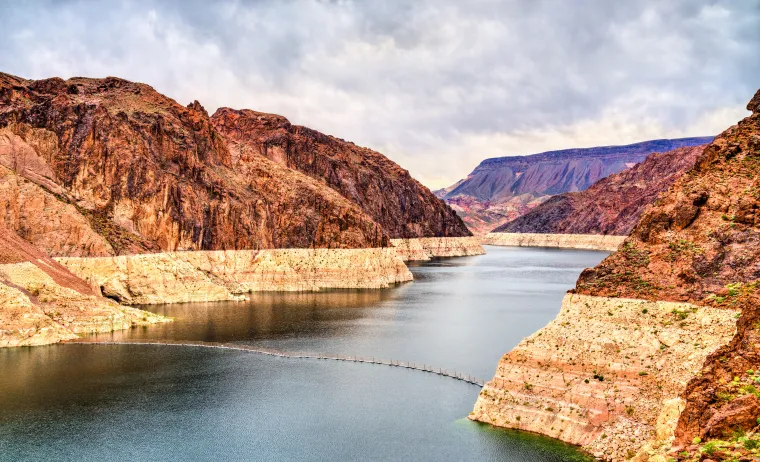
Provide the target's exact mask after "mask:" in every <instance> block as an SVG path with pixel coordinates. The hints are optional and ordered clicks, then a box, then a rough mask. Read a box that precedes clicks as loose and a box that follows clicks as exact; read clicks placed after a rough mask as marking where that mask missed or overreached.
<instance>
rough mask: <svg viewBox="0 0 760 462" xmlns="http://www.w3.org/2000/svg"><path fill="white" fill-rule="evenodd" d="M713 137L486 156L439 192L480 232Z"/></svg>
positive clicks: (474, 230)
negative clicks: (649, 159) (653, 155)
mask: <svg viewBox="0 0 760 462" xmlns="http://www.w3.org/2000/svg"><path fill="white" fill-rule="evenodd" d="M711 140H712V137H699V138H681V139H673V140H667V139H664V140H652V141H644V142H641V143H635V144H630V145H625V146H604V147H596V148H584V149H565V150H561V151H549V152H544V153H540V154H533V155H530V156H512V157H497V158H492V159H486V160H484V161H483V162H481V163H480V165H478V166H477V167H476V168H475V170H473V171H472V173H470V174H469V175H468V176H467V177H466V178H464V179H462V180H460V181H458V182H457V183H455V184H454V185H452V186H450V187H448V188H444V189H440V190H438V191H436V195H438V197H440V198H442V199H444V200H445V201H446V202H447V203H448V204H449V205H451V206H452V207H453V208H454V209H455V210H456V211H457V213H459V214H460V216H462V218H463V219H464V221H465V223H466V224H467V226H468V227H469V228H470V229H471V230H472V231H473V232H475V233H476V234H485V233H487V232H489V231H491V230H493V229H494V228H497V227H499V226H501V225H503V224H505V223H508V222H510V221H512V220H514V219H516V218H518V217H519V216H521V215H524V214H525V213H527V212H528V211H530V210H531V209H532V208H534V207H536V206H538V205H539V204H541V203H542V202H544V201H546V200H547V199H549V198H550V197H551V196H553V195H557V194H563V193H567V192H577V191H584V190H586V189H587V188H589V187H590V186H591V185H592V184H594V183H596V182H597V181H599V180H600V179H602V178H605V177H607V176H609V175H611V174H614V173H618V172H621V171H623V170H625V169H627V168H629V167H631V166H632V165H634V164H637V163H639V162H641V161H643V160H644V159H646V158H647V156H648V155H649V154H651V153H653V152H666V151H671V150H673V149H676V148H680V147H691V146H699V145H704V144H707V143H709V142H710V141H711Z"/></svg>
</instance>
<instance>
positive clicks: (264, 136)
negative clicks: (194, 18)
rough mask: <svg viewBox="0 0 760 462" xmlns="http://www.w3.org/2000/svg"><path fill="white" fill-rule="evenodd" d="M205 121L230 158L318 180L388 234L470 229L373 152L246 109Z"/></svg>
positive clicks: (451, 233)
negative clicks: (270, 165)
mask: <svg viewBox="0 0 760 462" xmlns="http://www.w3.org/2000/svg"><path fill="white" fill-rule="evenodd" d="M211 122H212V123H213V125H214V127H215V128H216V129H217V130H218V131H219V133H221V134H222V135H223V136H225V137H226V138H227V139H228V140H229V141H230V148H231V150H232V152H233V158H239V159H240V162H241V163H249V162H260V160H259V159H261V157H266V158H268V159H270V160H272V161H273V162H276V163H278V164H280V165H283V166H285V167H288V168H291V169H294V170H297V171H299V172H302V173H304V174H306V175H308V176H310V177H312V178H314V179H316V180H318V181H319V182H320V183H322V184H325V185H327V186H329V187H330V188H332V189H334V190H335V191H337V192H339V193H340V194H341V195H343V197H345V198H347V199H348V200H350V201H351V202H354V203H356V204H359V206H360V207H361V209H362V210H364V211H365V212H366V213H367V214H368V215H369V216H370V217H372V219H373V220H375V222H377V223H379V224H380V225H381V226H382V227H383V229H384V230H385V231H386V232H387V233H388V234H389V235H390V237H391V238H415V237H463V236H470V235H471V233H470V232H469V231H468V230H467V227H466V226H465V225H464V223H463V222H462V220H461V219H460V218H459V217H458V216H457V215H456V213H454V211H453V210H451V208H449V207H448V206H446V204H444V203H443V202H442V201H440V200H439V199H437V198H436V197H435V196H434V195H433V193H431V192H430V191H429V190H428V189H427V188H426V187H424V186H423V185H421V184H420V183H419V182H417V181H416V180H414V179H413V178H412V177H411V176H410V175H409V172H408V171H406V170H404V169H403V168H401V167H399V166H398V165H397V164H396V163H394V162H392V161H391V160H390V159H388V158H386V157H385V156H383V155H382V154H380V153H378V152H375V151H373V150H371V149H367V148H363V147H360V146H357V145H355V144H354V143H350V142H347V141H344V140H341V139H339V138H335V137H332V136H328V135H325V134H323V133H320V132H318V131H315V130H312V129H310V128H306V127H301V126H297V125H292V124H291V123H290V122H289V121H288V120H287V119H286V118H284V117H282V116H279V115H274V114H266V113H262V112H255V111H251V110H248V109H244V110H234V109H230V108H220V109H219V110H217V111H216V113H214V115H213V116H212V117H211Z"/></svg>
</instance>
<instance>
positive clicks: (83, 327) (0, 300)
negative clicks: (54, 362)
mask: <svg viewBox="0 0 760 462" xmlns="http://www.w3.org/2000/svg"><path fill="white" fill-rule="evenodd" d="M0 305H2V306H3V309H2V310H0V326H1V327H0V347H18V346H35V345H46V344H50V343H57V342H60V341H63V340H71V339H75V338H77V337H78V335H77V334H89V333H96V332H111V331H114V330H122V329H129V328H131V327H133V326H147V325H151V324H156V323H160V322H167V321H170V319H169V318H165V317H163V316H159V315H156V314H153V313H149V312H147V311H143V310H138V309H135V308H130V307H125V306H121V305H119V304H118V303H115V302H114V301H112V300H108V299H106V298H103V297H99V296H97V295H94V294H88V293H82V292H80V291H78V290H75V289H74V288H72V287H67V286H66V285H62V284H59V283H58V281H56V280H55V279H53V277H51V276H50V274H48V273H46V272H45V271H43V269H42V268H41V267H40V266H37V265H36V264H34V263H31V262H20V263H12V264H5V265H0Z"/></svg>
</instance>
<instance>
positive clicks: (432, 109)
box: [0, 0, 760, 188]
mask: <svg viewBox="0 0 760 462" xmlns="http://www.w3.org/2000/svg"><path fill="white" fill-rule="evenodd" d="M0 31H2V37H1V38H2V40H1V41H0V71H3V72H7V73H11V74H15V75H19V76H21V77H26V78H34V79H38V78H45V77H51V76H60V77H64V78H67V77H72V76H89V77H105V76H108V75H114V76H119V77H123V78H126V79H130V80H137V81H141V82H145V83H148V84H150V85H152V86H153V87H155V88H156V89H157V90H158V91H160V92H162V93H164V94H166V95H168V96H170V97H172V98H174V99H176V100H177V101H179V102H180V103H182V104H187V103H189V102H191V101H192V100H194V99H197V100H199V101H200V102H201V103H202V104H203V105H204V106H205V107H206V109H207V110H208V111H209V112H210V113H213V111H214V110H216V108H218V107H220V106H230V107H233V108H251V109H255V110H258V111H265V112H273V113H277V114H282V115H284V116H286V117H288V118H289V119H290V121H291V122H293V123H296V124H300V125H306V126H309V127H312V128H315V129H317V130H320V131H323V132H326V133H329V134H331V135H335V136H338V137H340V138H344V139H347V140H351V141H354V142H356V143H357V144H360V145H364V146H368V147H371V148H373V149H376V150H378V151H381V152H383V153H384V154H386V155H388V156H389V157H390V158H392V159H393V160H395V161H396V162H398V163H399V164H401V165H402V166H403V167H405V168H407V169H409V170H410V172H411V173H412V175H413V176H415V177H416V178H418V179H419V180H420V181H422V182H423V183H424V184H426V185H427V186H429V187H431V188H438V187H442V186H447V185H449V184H451V183H453V182H454V181H456V180H458V179H459V178H461V177H463V176H465V175H466V174H467V173H469V172H470V171H471V170H472V168H473V167H475V165H477V164H478V163H479V162H480V161H481V160H483V159H485V158H488V157H496V156H503V155H522V154H531V153H534V152H540V151H544V150H549V149H560V148H571V147H587V146H597V145H604V144H625V143H630V142H635V141H642V140H646V139H653V138H665V137H681V136H700V135H714V134H717V133H719V132H721V131H723V130H724V129H725V128H727V127H728V126H730V125H732V124H733V123H735V122H737V121H738V120H739V119H741V118H742V117H744V116H746V115H747V114H748V113H747V112H746V110H745V108H744V107H745V105H746V103H747V101H748V100H749V99H750V98H751V96H752V95H753V94H754V92H755V90H756V89H757V88H758V87H760V0H732V1H687V0H683V1H678V0H675V1H674V0H668V1H659V0H652V1H635V0H631V1H609V0H598V1H571V0H556V1H538V0H522V1H492V0H482V1H475V0H468V1H464V0H461V1H448V0H412V1H406V2H402V1H393V0H377V1H353V2H352V1H329V2H328V1H313V0H301V1H251V2H242V1H240V2H218V3H214V2H201V1H197V2H193V1H179V0H177V1H155V2H150V1H134V2H116V1H110V2H109V1H101V2H89V1H71V2H68V1H50V2H44V1H28V2H25V1H14V2H0Z"/></svg>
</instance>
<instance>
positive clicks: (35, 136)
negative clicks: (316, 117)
mask: <svg viewBox="0 0 760 462" xmlns="http://www.w3.org/2000/svg"><path fill="white" fill-rule="evenodd" d="M0 130H2V134H0V165H2V167H0V169H2V172H0V189H5V191H6V194H5V195H4V196H2V197H0V211H2V212H0V213H2V216H1V217H2V218H3V219H4V222H5V224H6V225H7V226H9V227H11V228H12V229H14V230H17V231H18V232H19V233H20V234H21V235H22V237H24V238H25V239H28V240H30V241H31V242H32V243H34V244H37V245H39V246H40V247H41V248H43V249H45V250H47V251H49V252H50V253H51V254H53V255H85V256H86V255H110V254H123V253H136V252H146V251H156V250H179V249H184V250H199V249H242V248H250V249H257V248H278V247H357V248H362V247H380V246H387V245H389V240H388V235H387V233H386V232H385V231H384V230H383V228H382V227H381V226H379V225H378V224H377V223H375V222H374V221H373V220H372V218H371V217H370V216H368V215H367V214H366V213H364V211H362V210H361V208H360V207H359V206H357V205H356V204H354V203H352V202H350V201H349V200H346V199H345V198H344V197H342V196H341V195H340V194H337V193H336V192H335V191H333V190H332V189H330V188H327V187H325V186H324V184H323V183H322V182H319V181H315V180H313V179H311V178H309V177H308V176H306V175H302V174H300V173H298V172H296V171H294V170H291V169H288V168H286V167H283V166H281V165H278V164H277V163H276V162H273V161H270V160H269V159H267V158H264V157H261V156H257V157H256V158H255V159H253V158H250V157H249V156H246V155H245V154H243V153H240V151H236V150H233V151H230V149H228V146H227V142H226V140H225V139H224V137H223V136H221V135H220V134H219V133H218V132H217V131H216V129H215V128H214V127H213V125H212V124H211V121H210V119H209V117H208V114H207V113H206V111H205V110H204V109H203V108H202V107H201V106H200V104H198V103H197V102H194V103H193V104H190V105H189V106H188V107H183V106H181V105H179V104H177V103H176V102H175V101H173V100H172V99H170V98H167V97H165V96H163V95H161V94H159V93H157V92H156V91H155V90H154V89H153V88H151V87H149V86H148V85H144V84H139V83H132V82H128V81H126V80H122V79H118V78H114V77H108V78H105V79H87V78H73V79H70V80H67V81H64V80H61V79H58V78H52V79H46V80H39V81H30V80H23V79H20V78H17V77H13V76H10V75H7V74H0ZM410 200H414V198H410ZM405 205H406V204H405ZM417 206H418V204H409V207H410V208H414V207H417ZM428 218H431V219H432V220H433V221H434V222H435V221H436V220H437V217H428Z"/></svg>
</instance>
